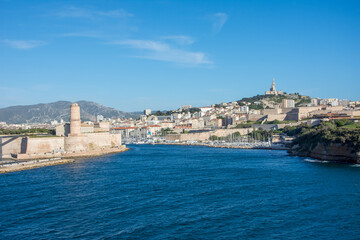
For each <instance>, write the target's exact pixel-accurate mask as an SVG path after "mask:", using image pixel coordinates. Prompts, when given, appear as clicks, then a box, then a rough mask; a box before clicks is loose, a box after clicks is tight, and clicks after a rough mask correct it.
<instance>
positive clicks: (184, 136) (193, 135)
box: [165, 132, 210, 142]
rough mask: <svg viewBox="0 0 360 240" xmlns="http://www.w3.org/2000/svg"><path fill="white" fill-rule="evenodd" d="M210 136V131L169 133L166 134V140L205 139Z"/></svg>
mask: <svg viewBox="0 0 360 240" xmlns="http://www.w3.org/2000/svg"><path fill="white" fill-rule="evenodd" d="M209 137H210V132H202V133H186V134H168V135H166V136H165V139H166V140H169V141H175V140H179V141H181V142H182V141H205V140H208V139H209Z"/></svg>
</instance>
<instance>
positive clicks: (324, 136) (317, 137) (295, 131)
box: [284, 119, 360, 151]
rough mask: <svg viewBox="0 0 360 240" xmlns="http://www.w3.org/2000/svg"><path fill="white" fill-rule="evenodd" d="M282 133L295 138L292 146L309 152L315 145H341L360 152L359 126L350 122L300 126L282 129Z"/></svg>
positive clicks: (339, 121) (338, 121) (337, 121)
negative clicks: (297, 146)
mask: <svg viewBox="0 0 360 240" xmlns="http://www.w3.org/2000/svg"><path fill="white" fill-rule="evenodd" d="M284 132H287V134H288V135H293V136H296V139H295V141H294V142H293V145H295V144H298V145H299V147H300V149H302V150H310V148H311V147H314V146H315V145H316V143H324V144H330V143H341V144H345V145H347V146H349V147H351V148H353V149H354V150H355V151H360V124H359V123H354V122H352V121H350V120H346V119H340V120H335V121H329V122H322V123H321V124H320V125H318V126H314V127H308V126H306V125H301V126H298V127H296V128H287V129H284Z"/></svg>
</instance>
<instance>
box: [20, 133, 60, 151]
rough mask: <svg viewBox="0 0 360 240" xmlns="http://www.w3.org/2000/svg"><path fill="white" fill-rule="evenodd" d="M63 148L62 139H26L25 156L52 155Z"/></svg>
mask: <svg viewBox="0 0 360 240" xmlns="http://www.w3.org/2000/svg"><path fill="white" fill-rule="evenodd" d="M64 148H65V145H64V137H40V138H27V147H26V154H42V153H52V152H57V151H63V150H64Z"/></svg>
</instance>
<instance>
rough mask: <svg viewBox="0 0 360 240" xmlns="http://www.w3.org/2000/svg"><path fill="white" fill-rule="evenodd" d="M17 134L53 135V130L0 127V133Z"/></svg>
mask: <svg viewBox="0 0 360 240" xmlns="http://www.w3.org/2000/svg"><path fill="white" fill-rule="evenodd" d="M17 134H50V135H55V130H53V129H45V128H32V129H4V128H0V135H17Z"/></svg>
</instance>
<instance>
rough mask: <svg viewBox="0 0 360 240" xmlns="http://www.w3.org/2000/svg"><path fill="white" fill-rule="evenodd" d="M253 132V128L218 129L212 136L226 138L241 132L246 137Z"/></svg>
mask: <svg viewBox="0 0 360 240" xmlns="http://www.w3.org/2000/svg"><path fill="white" fill-rule="evenodd" d="M252 131H253V128H234V129H218V130H215V131H214V132H211V133H210V135H212V136H217V137H226V136H229V135H230V134H233V133H236V132H239V133H240V134H241V135H246V134H248V133H251V132H252Z"/></svg>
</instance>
